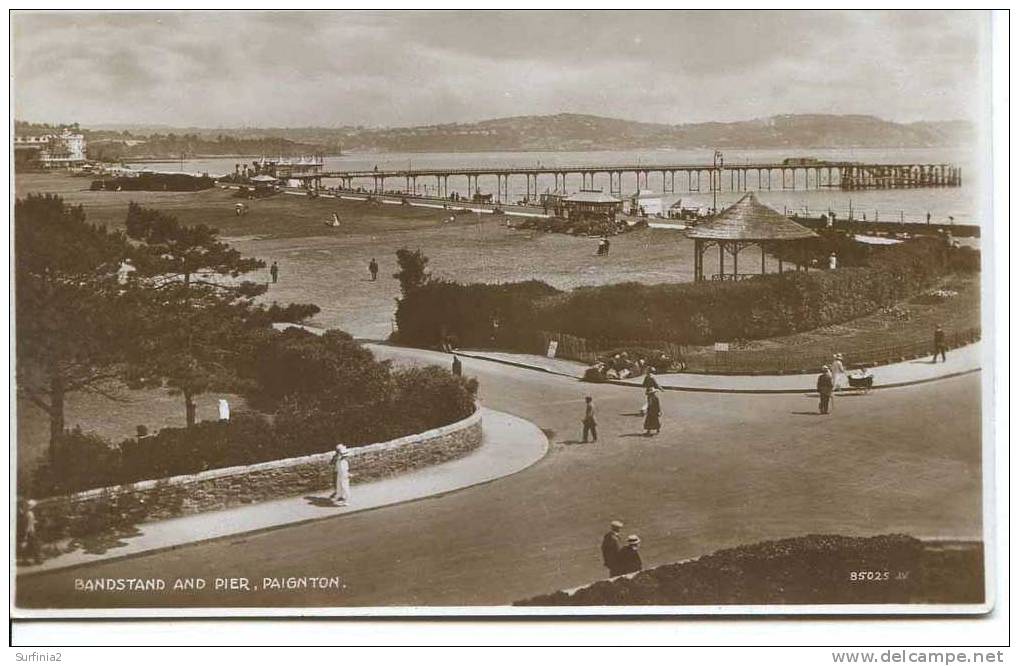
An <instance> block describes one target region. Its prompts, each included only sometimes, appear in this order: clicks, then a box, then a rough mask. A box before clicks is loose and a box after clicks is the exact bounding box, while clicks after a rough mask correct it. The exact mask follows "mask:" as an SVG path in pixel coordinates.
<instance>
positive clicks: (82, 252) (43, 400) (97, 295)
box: [14, 194, 131, 453]
mask: <svg viewBox="0 0 1019 666" xmlns="http://www.w3.org/2000/svg"><path fill="white" fill-rule="evenodd" d="M14 229H15V231H14V242H15V300H16V304H15V318H16V320H15V321H16V358H17V378H18V391H19V392H20V393H21V394H22V395H23V396H24V397H25V398H27V399H28V400H29V401H31V403H32V404H33V405H35V406H37V407H39V408H40V409H42V410H43V411H44V412H46V414H47V415H48V416H49V421H50V451H51V453H52V451H53V447H54V445H55V444H56V443H57V441H58V440H59V439H60V438H61V437H62V436H63V434H64V403H65V399H66V396H67V394H69V393H72V392H75V391H88V392H93V393H98V394H101V395H104V396H107V397H114V396H113V394H111V393H110V391H109V388H108V387H109V381H110V380H111V379H113V378H115V377H116V376H117V371H118V369H119V368H118V367H117V364H118V363H119V362H120V361H121V360H122V355H123V349H124V345H123V340H122V330H123V329H124V328H129V326H126V324H127V321H126V320H127V319H128V318H129V317H130V316H131V313H130V311H129V310H127V309H125V308H124V307H123V306H124V303H125V293H124V289H123V288H122V287H121V285H120V284H119V283H118V279H117V278H118V271H119V269H120V266H121V262H122V260H123V259H124V258H125V257H126V256H127V253H128V247H127V243H126V240H125V239H124V237H123V235H122V234H120V233H112V232H109V231H107V230H106V229H105V228H104V227H100V226H93V225H89V224H87V223H86V221H85V213H84V211H83V210H82V208H81V207H80V206H78V207H69V206H67V205H65V204H64V202H63V200H62V199H60V197H57V196H53V195H45V196H44V195H31V194H30V195H29V196H28V197H27V198H25V199H18V200H17V201H16V202H15V205H14Z"/></svg>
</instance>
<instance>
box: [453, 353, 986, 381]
mask: <svg viewBox="0 0 1019 666" xmlns="http://www.w3.org/2000/svg"><path fill="white" fill-rule="evenodd" d="M457 353H458V354H459V355H460V356H466V357H469V358H478V359H487V360H490V361H496V362H498V363H506V364H508V365H515V366H518V367H522V368H529V369H532V370H537V371H540V372H548V373H552V374H557V375H562V376H564V377H573V378H576V379H580V378H581V377H583V376H584V371H585V370H587V368H588V366H587V365H585V364H583V363H578V362H576V361H568V360H566V359H560V358H548V357H545V356H540V355H538V354H513V353H509V352H500V351H487V350H471V349H464V350H457ZM982 354H983V348H982V347H981V345H980V343H979V342H976V343H974V344H971V345H966V346H965V347H960V348H958V349H953V350H951V351H950V352H948V355H947V359H946V360H945V362H943V363H932V362H931V360H930V359H929V358H920V359H913V360H910V361H902V362H900V363H892V364H889V365H883V366H878V367H876V368H873V369H872V373H873V375H874V388H876V389H878V388H894V387H900V386H909V385H910V384H921V383H923V382H930V381H935V380H938V379H945V378H947V377H955V376H958V375H964V374H967V373H970V372H976V371H978V370H980V368H981V365H982V361H983V358H982ZM655 377H656V379H657V380H658V383H659V385H661V387H662V388H663V389H671V390H675V391H705V392H709V393H802V392H804V391H812V390H814V386H815V384H816V381H817V373H810V374H792V375H710V374H701V373H663V374H659V375H655ZM642 381H643V377H637V378H634V379H620V380H611V381H610V382H609V383H612V384H620V385H623V386H640V385H641V382H642Z"/></svg>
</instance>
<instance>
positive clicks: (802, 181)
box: [291, 160, 962, 203]
mask: <svg viewBox="0 0 1019 666" xmlns="http://www.w3.org/2000/svg"><path fill="white" fill-rule="evenodd" d="M801 172H802V176H801ZM631 174H632V175H633V176H635V178H636V181H637V188H638V189H652V188H657V187H658V185H659V184H660V185H661V188H660V191H661V192H663V193H670V192H712V191H716V192H721V191H730V192H746V191H749V190H752V189H753V190H758V191H761V190H764V191H767V190H773V189H775V190H796V189H808V190H815V189H826V188H832V189H838V190H847V191H853V190H870V189H899V188H902V189H913V188H928V187H959V186H961V185H962V169H961V168H960V167H958V166H955V165H952V164H947V163H926V164H918V163H901V164H879V163H874V164H871V163H863V162H841V161H839V162H836V161H822V160H785V161H784V162H778V163H747V164H719V165H714V166H713V165H710V164H613V165H578V166H543V165H536V166H530V167H528V166H517V167H504V168H498V167H460V168H455V167H454V168H450V167H447V168H435V169H427V168H426V169H386V170H376V169H372V170H354V171H322V172H320V173H316V174H312V175H305V176H296V175H295V176H291V178H295V179H299V180H304V181H305V182H307V183H309V184H311V185H314V186H315V187H319V188H321V187H322V181H323V180H339V181H340V183H341V184H342V187H343V188H344V189H354V184H353V183H354V181H355V180H358V181H362V182H363V181H371V184H372V187H371V191H373V192H379V193H381V192H385V191H387V187H386V183H387V181H388V182H389V183H390V185H391V184H392V183H393V182H394V181H395V182H397V183H399V185H402V186H403V187H404V191H406V192H417V189H418V180H419V179H421V180H424V181H425V183H424V184H432V183H434V188H435V189H434V191H435V192H436V193H437V196H439V197H447V196H449V193H450V189H449V179H450V177H452V176H457V177H461V178H466V179H467V188H468V193H469V195H470V194H473V193H475V192H479V191H481V181H482V179H484V180H485V181H486V185H494V188H493V189H492V193H493V195H494V197H495V201H496V202H499V203H507V202H508V201H509V198H510V179H511V178H513V179H516V180H517V182H519V180H520V179H524V181H525V190H524V191H525V192H526V198H525V200H526V201H531V200H532V199H533V198H534V197H537V195H538V192H539V190H538V178H539V177H542V176H544V177H546V178H548V177H551V178H552V179H553V180H554V183H555V190H556V191H566V189H567V179H572V180H573V181H574V184H575V185H576V186H577V187H578V188H579V189H596V188H599V187H601V189H605V190H607V191H608V192H609V193H611V194H615V195H621V194H622V193H623V185H622V182H623V176H624V175H631ZM433 179H434V180H433ZM599 181H600V182H599Z"/></svg>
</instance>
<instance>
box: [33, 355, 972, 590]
mask: <svg viewBox="0 0 1019 666" xmlns="http://www.w3.org/2000/svg"><path fill="white" fill-rule="evenodd" d="M373 349H374V350H375V351H376V352H377V353H378V354H379V355H380V356H384V357H387V358H391V359H393V360H394V361H395V362H397V363H420V362H428V363H436V364H441V365H443V366H445V365H446V364H447V363H448V362H449V356H448V355H446V354H441V353H437V352H428V351H421V350H408V349H400V348H392V347H384V346H374V347H373ZM464 370H465V373H466V374H469V375H474V376H476V377H478V379H479V381H480V383H481V399H482V400H483V402H484V403H485V404H486V405H488V406H490V407H492V408H495V409H499V410H501V411H505V412H508V413H511V414H515V415H517V416H520V417H522V418H524V419H527V420H528V421H531V422H532V423H535V424H536V425H538V426H539V427H541V428H542V429H543V430H545V432H546V433H551V436H550V437H551V439H552V446H551V449H550V451H549V454H548V455H546V456H545V457H544V458H543V459H542V460H541V461H539V462H538V463H537V464H535V465H533V466H531V467H529V468H527V469H526V470H524V471H522V472H520V473H518V474H514V475H513V476H510V477H506V478H502V479H498V480H495V481H492V482H490V483H486V484H484V485H480V486H475V487H472V488H467V489H465V490H462V491H459V492H455V493H450V494H445V495H441V496H438V497H432V498H429V499H425V500H421V501H416V502H408V503H403V504H398V505H394V506H388V507H383V508H379V509H376V510H372V511H364V512H360V513H354V514H351V515H343V516H337V517H335V518H331V519H327V520H320V521H316V522H314V523H311V524H306V525H295V526H292V527H285V528H281V529H278V530H273V531H268V532H262V533H259V534H254V535H250V536H243V537H239V538H236V539H233V538H229V539H220V540H217V541H212V542H208V543H202V544H196V545H193V546H187V547H183V548H178V549H175V550H172V551H166V552H162V553H156V554H153V555H143V556H140V557H136V558H132V559H130V560H124V561H121V562H110V563H97V564H95V565H88V566H87V567H82V568H78V569H74V570H71V571H67V572H59V571H58V572H54V573H44V574H39V575H36V576H31V577H30V578H26V579H22V580H19V581H18V583H19V586H18V596H17V599H18V602H19V605H20V606H22V607H26V606H27V607H36V608H39V607H43V608H44V607H63V608H87V607H133V608H138V607H217V606H233V607H287V606H294V607H300V606H305V607H318V608H331V607H341V606H350V607H357V606H373V605H389V606H427V605H461V606H462V605H479V604H481V605H501V604H508V603H512V602H513V601H514V600H517V599H521V598H526V597H529V596H533V595H536V594H539V593H544V592H548V591H551V590H556V589H562V588H570V587H575V586H577V585H582V584H585V583H588V582H590V581H591V580H595V579H597V578H599V577H601V576H603V575H604V574H605V572H604V570H603V569H602V567H601V562H600V554H599V550H598V546H599V543H600V539H601V535H602V533H603V532H604V530H605V528H606V525H607V524H608V522H609V521H610V520H612V519H615V518H618V519H621V520H623V521H624V522H625V523H626V527H625V528H624V529H625V531H626V532H627V533H630V532H635V533H638V534H640V535H641V537H642V539H643V550H642V553H643V556H644V561H645V564H646V565H649V566H653V565H656V564H661V563H665V562H671V561H676V560H680V559H684V558H686V557H692V556H697V555H701V554H704V553H707V552H711V551H713V550H716V549H718V548H722V547H727V546H732V545H736V544H740V543H749V542H754V541H759V540H762V539H771V538H780V537H787V536H795V535H800V534H807V533H823V532H838V533H842V534H851V535H867V534H880V533H887V532H904V533H909V534H913V535H915V536H918V537H945V538H949V537H951V538H974V537H975V538H979V537H980V536H981V534H982V529H981V486H980V484H981V464H980V460H981V437H980V428H981V419H980V414H981V398H980V375H979V374H978V373H974V374H968V375H963V376H959V377H955V378H950V379H944V380H941V381H937V382H930V383H925V384H919V385H916V386H910V387H905V388H891V389H886V390H882V391H876V392H873V393H871V394H869V395H859V396H847V397H841V396H840V397H837V398H836V399H835V405H834V413H833V414H832V415H831V416H827V417H820V416H818V415H817V414H816V408H817V403H816V397H812V396H809V395H805V394H777V395H754V394H717V393H699V392H682V393H680V392H676V393H667V394H664V395H663V399H662V402H663V409H664V432H663V433H662V435H661V436H659V437H654V438H645V437H642V436H641V431H642V428H641V420H640V417H639V416H634V412H636V410H637V409H638V408H639V406H640V404H641V402H642V399H641V393H640V391H639V389H636V388H631V387H625V386H615V385H590V384H582V383H579V382H577V381H576V380H575V379H572V378H569V377H562V376H557V375H553V374H548V373H537V372H534V371H533V370H528V369H524V368H518V367H514V366H508V365H504V364H497V363H493V362H490V361H481V360H474V359H465V360H464ZM585 394H589V395H591V396H593V397H594V400H595V405H596V409H597V414H598V421H599V431H600V432H599V434H600V440H599V442H598V443H597V444H586V445H585V444H580V443H578V439H579V435H580V432H579V430H580V419H581V416H582V414H583V397H584V395H585ZM108 576H138V577H148V576H157V577H160V578H163V579H166V580H169V581H172V580H173V579H175V578H176V577H188V576H191V577H196V576H201V577H206V578H208V579H209V580H210V588H211V581H212V580H213V578H214V577H239V576H243V577H247V578H249V579H250V580H252V581H261V580H262V579H263V578H264V577H288V576H289V577H300V576H338V577H341V578H342V580H343V583H344V587H343V588H342V589H303V590H300V591H299V592H294V591H287V590H266V589H264V588H263V589H260V590H258V591H254V590H219V591H216V590H212V589H207V590H204V591H200V592H198V591H188V592H173V591H169V590H168V591H164V592H91V593H90V592H76V591H75V589H74V585H75V578H85V577H89V578H94V577H108Z"/></svg>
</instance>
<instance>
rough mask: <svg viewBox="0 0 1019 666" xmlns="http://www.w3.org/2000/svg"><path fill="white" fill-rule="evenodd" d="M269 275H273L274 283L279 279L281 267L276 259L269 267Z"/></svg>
mask: <svg viewBox="0 0 1019 666" xmlns="http://www.w3.org/2000/svg"><path fill="white" fill-rule="evenodd" d="M269 275H271V276H272V283H273V284H276V282H278V281H279V276H280V267H279V264H277V263H276V262H275V261H274V262H272V266H270V267H269Z"/></svg>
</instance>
